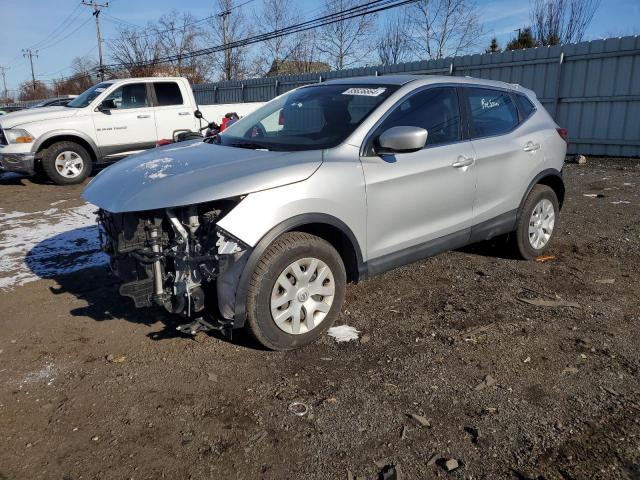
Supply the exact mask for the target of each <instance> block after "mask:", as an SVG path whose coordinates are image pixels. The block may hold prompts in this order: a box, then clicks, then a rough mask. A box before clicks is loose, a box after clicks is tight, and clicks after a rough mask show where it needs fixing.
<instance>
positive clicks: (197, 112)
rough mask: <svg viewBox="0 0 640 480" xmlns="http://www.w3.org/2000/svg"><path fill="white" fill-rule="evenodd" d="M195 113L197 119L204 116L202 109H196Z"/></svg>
mask: <svg viewBox="0 0 640 480" xmlns="http://www.w3.org/2000/svg"><path fill="white" fill-rule="evenodd" d="M193 115H194V116H195V117H196V118H197V119H200V118H202V112H201V111H200V110H196V111H195V112H193Z"/></svg>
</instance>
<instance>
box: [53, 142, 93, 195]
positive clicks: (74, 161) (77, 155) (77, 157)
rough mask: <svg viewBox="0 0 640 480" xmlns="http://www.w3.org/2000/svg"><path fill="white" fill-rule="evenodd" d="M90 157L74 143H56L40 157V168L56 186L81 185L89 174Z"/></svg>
mask: <svg viewBox="0 0 640 480" xmlns="http://www.w3.org/2000/svg"><path fill="white" fill-rule="evenodd" d="M91 163H92V162H91V156H90V155H89V152H87V150H86V149H85V148H84V147H83V146H82V145H78V144H77V143H74V142H58V143H54V144H53V145H51V146H50V147H49V148H47V149H46V150H45V152H44V154H43V155H42V168H43V170H44V172H45V173H46V174H47V177H49V179H50V180H51V181H52V182H54V183H57V184H58V185H74V184H76V183H82V182H83V181H84V179H85V178H87V177H88V176H89V173H91Z"/></svg>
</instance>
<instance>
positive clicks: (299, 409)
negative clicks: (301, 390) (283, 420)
mask: <svg viewBox="0 0 640 480" xmlns="http://www.w3.org/2000/svg"><path fill="white" fill-rule="evenodd" d="M289 412H291V413H293V414H294V415H296V416H298V417H304V416H305V415H306V414H307V413H309V407H308V406H307V404H306V403H302V402H293V403H291V404H289Z"/></svg>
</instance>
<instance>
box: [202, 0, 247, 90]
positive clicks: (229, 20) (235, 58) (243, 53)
mask: <svg viewBox="0 0 640 480" xmlns="http://www.w3.org/2000/svg"><path fill="white" fill-rule="evenodd" d="M217 6H218V10H219V11H220V12H221V14H220V15H218V16H216V17H215V18H213V19H212V20H211V21H210V22H209V25H208V28H207V34H206V38H207V42H208V43H209V44H211V45H224V43H225V39H226V41H227V43H233V42H237V41H239V40H242V39H243V38H246V37H248V36H250V35H251V34H252V29H251V27H250V25H249V23H248V22H247V18H246V16H245V14H244V12H243V10H242V9H241V8H239V7H236V6H235V5H234V0H217ZM225 15H226V21H225ZM225 24H226V35H225ZM226 53H227V55H225V52H217V53H214V54H212V57H211V60H212V62H213V66H214V68H215V69H216V71H218V72H219V73H218V76H219V77H220V79H221V80H241V79H244V78H247V77H251V76H253V75H254V74H255V73H256V71H257V66H256V63H255V62H254V61H252V59H251V58H250V55H249V54H250V48H249V46H246V45H244V46H235V47H233V48H231V47H230V48H228V49H227V52H226ZM225 57H228V58H225Z"/></svg>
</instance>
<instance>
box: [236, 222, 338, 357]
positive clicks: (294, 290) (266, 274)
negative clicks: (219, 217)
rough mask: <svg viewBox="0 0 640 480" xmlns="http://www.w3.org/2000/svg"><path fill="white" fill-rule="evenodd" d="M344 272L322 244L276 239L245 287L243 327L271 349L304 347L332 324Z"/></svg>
mask: <svg viewBox="0 0 640 480" xmlns="http://www.w3.org/2000/svg"><path fill="white" fill-rule="evenodd" d="M345 288H346V272H345V268H344V264H343V263H342V259H341V258H340V255H339V254H338V252H337V251H336V250H335V249H334V248H333V247H332V246H331V244H329V243H328V242H326V241H325V240H323V239H321V238H319V237H316V236H313V235H309V234H306V233H300V232H290V233H285V234H283V235H282V236H280V237H279V238H278V239H277V240H276V241H275V242H274V243H273V244H272V245H271V246H270V247H269V248H268V249H267V251H266V252H265V253H264V254H263V255H262V258H261V259H260V261H259V262H258V265H257V267H256V270H255V271H254V273H253V277H252V279H251V282H250V284H249V291H248V298H247V329H248V330H249V333H250V334H251V335H252V336H253V337H254V338H255V339H256V340H257V341H258V342H260V343H261V344H262V345H264V346H265V347H267V348H270V349H272V350H291V349H294V348H298V347H301V346H303V345H307V344H309V343H311V342H313V341H314V340H316V339H317V338H318V337H320V335H322V334H323V333H324V332H326V331H327V330H328V329H329V327H331V325H332V324H333V322H334V321H335V319H336V318H337V316H338V314H339V313H340V309H341V308H342V303H343V302H344V294H345Z"/></svg>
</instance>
